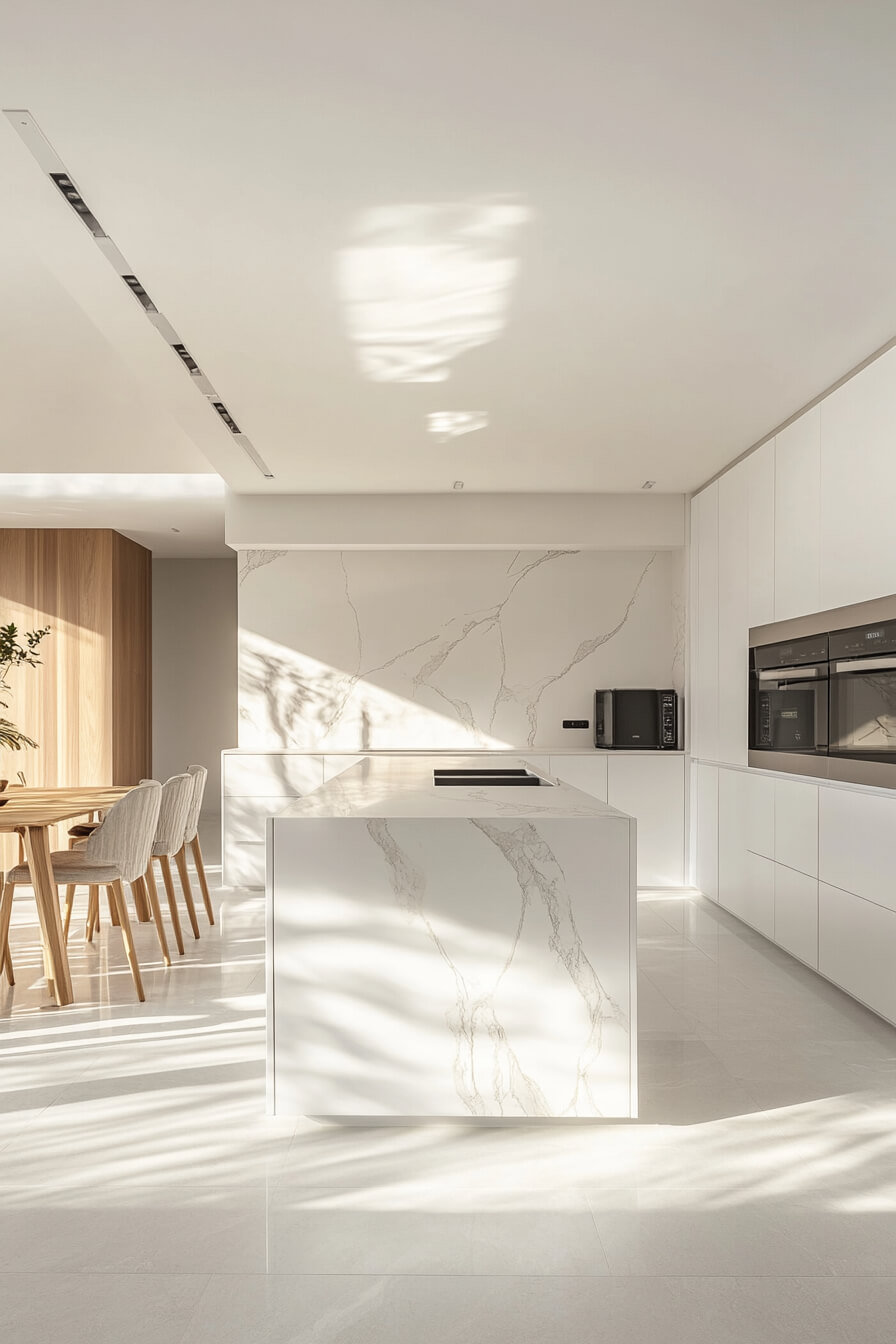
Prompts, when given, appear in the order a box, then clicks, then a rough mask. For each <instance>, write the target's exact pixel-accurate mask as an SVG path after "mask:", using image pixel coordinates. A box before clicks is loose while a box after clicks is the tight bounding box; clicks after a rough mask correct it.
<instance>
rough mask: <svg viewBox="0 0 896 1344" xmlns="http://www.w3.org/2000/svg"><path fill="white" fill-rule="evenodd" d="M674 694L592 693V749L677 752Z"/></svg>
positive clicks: (676, 714)
mask: <svg viewBox="0 0 896 1344" xmlns="http://www.w3.org/2000/svg"><path fill="white" fill-rule="evenodd" d="M679 737H680V726H679V716H678V693H677V692H676V691H653V690H627V689H624V690H612V691H595V692H594V745H595V746H596V747H611V748H616V749H617V750H619V751H678V750H679Z"/></svg>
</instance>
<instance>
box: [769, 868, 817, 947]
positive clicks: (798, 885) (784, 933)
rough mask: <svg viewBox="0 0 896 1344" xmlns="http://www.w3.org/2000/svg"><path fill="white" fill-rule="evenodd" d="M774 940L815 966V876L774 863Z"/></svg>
mask: <svg viewBox="0 0 896 1344" xmlns="http://www.w3.org/2000/svg"><path fill="white" fill-rule="evenodd" d="M775 942H776V943H778V944H779V945H780V946H781V947H783V948H784V949H785V951H787V952H791V953H792V954H793V955H794V956H795V957H799V959H800V961H804V962H805V963H806V965H807V966H811V967H812V969H813V970H817V969H818V879H817V878H815V877H808V876H807V875H806V874H805V873H798V872H797V871H796V870H795V869H794V868H785V867H784V865H783V864H782V863H776V864H775Z"/></svg>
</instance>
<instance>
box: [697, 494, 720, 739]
mask: <svg viewBox="0 0 896 1344" xmlns="http://www.w3.org/2000/svg"><path fill="white" fill-rule="evenodd" d="M691 548H692V557H691V563H692V564H693V565H695V566H696V596H697V610H696V613H695V615H696V619H695V621H694V626H693V649H692V671H693V689H692V694H691V698H690V722H691V752H692V754H693V755H694V756H696V757H698V758H700V759H703V760H708V761H715V760H718V752H719V743H718V736H719V486H718V482H715V483H714V484H713V485H710V486H707V488H706V489H705V490H702V491H701V492H700V494H699V495H695V497H694V499H693V500H692V501H691Z"/></svg>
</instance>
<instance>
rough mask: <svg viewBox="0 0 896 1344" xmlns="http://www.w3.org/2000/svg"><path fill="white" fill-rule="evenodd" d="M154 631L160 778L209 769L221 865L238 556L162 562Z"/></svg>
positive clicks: (213, 836) (210, 808)
mask: <svg viewBox="0 0 896 1344" xmlns="http://www.w3.org/2000/svg"><path fill="white" fill-rule="evenodd" d="M152 626H153V630H152V636H153V638H152V701H153V732H152V758H153V774H154V775H155V777H156V778H157V779H166V778H167V777H168V776H169V775H174V774H177V773H178V772H179V771H181V770H183V769H184V768H185V767H186V766H187V765H188V764H190V763H192V762H194V761H195V762H198V763H200V764H202V765H205V766H207V767H208V786H207V788H206V792H205V803H204V806H203V828H202V840H203V850H204V851H205V850H207V851H208V852H207V853H206V857H207V859H208V860H209V861H212V859H213V856H214V859H215V860H216V859H217V854H218V849H219V844H220V839H219V836H218V834H217V831H218V826H217V821H218V818H219V816H220V811H221V751H222V749H223V748H224V747H231V746H235V745H236V740H237V608H236V556H234V558H233V559H232V560H229V559H228V560H154V561H153V566H152Z"/></svg>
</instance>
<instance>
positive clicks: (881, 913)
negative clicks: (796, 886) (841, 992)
mask: <svg viewBox="0 0 896 1344" xmlns="http://www.w3.org/2000/svg"><path fill="white" fill-rule="evenodd" d="M894 968H896V914H894V912H893V911H892V910H884V909H882V908H881V907H880V906H879V905H872V903H871V902H870V901H863V900H862V899H861V898H860V897H858V896H852V895H850V893H849V892H848V891H840V890H839V889H838V888H837V887H829V886H826V885H825V884H824V883H823V882H822V883H820V884H819V887H818V969H819V970H820V971H821V973H822V975H826V976H828V978H829V979H831V980H833V981H834V983H835V984H836V985H839V986H840V987H841V989H845V990H846V992H847V993H848V994H852V995H854V996H855V998H857V999H861V1001H862V1003H866V1004H867V1005H868V1007H869V1008H873V1009H874V1011H875V1012H876V1013H880V1014H881V1016H882V1017H885V1018H887V1019H888V1021H890V1022H896V974H894Z"/></svg>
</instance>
